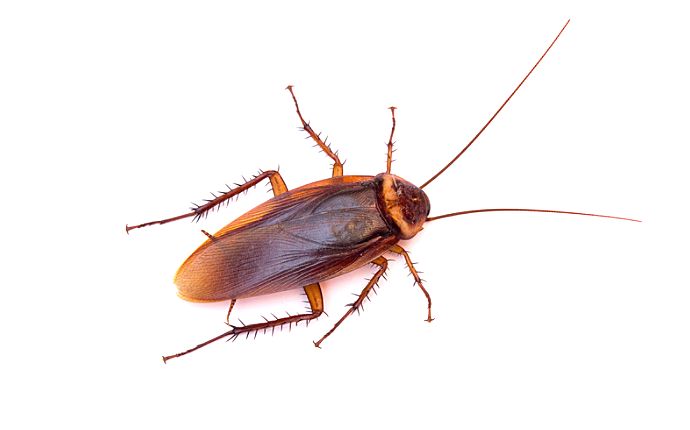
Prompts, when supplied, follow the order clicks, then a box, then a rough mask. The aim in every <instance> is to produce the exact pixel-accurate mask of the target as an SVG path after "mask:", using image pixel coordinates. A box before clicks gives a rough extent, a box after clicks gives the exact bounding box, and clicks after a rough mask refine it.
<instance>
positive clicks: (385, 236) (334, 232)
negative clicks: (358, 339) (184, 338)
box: [126, 21, 636, 361]
mask: <svg viewBox="0 0 690 430" xmlns="http://www.w3.org/2000/svg"><path fill="white" fill-rule="evenodd" d="M568 22H569V21H568ZM568 22H566V24H565V25H564V26H563V28H562V29H561V31H560V32H559V33H558V35H557V36H556V37H555V38H554V40H553V41H552V42H551V44H550V45H549V47H548V48H547V49H546V51H545V52H544V53H543V54H542V56H541V57H540V58H539V60H538V61H537V62H536V64H535V65H534V67H532V69H531V70H530V71H529V73H527V75H526V76H525V77H524V78H523V79H522V81H521V82H520V84H519V85H518V86H517V87H516V88H515V90H514V91H513V92H512V93H511V94H510V96H509V97H508V98H507V99H506V100H505V102H504V103H503V104H502V105H501V106H500V107H499V109H498V110H497V111H496V112H495V113H494V115H493V116H492V117H491V118H490V119H489V121H487V122H486V124H485V125H484V126H483V127H482V128H481V129H480V130H479V132H478V133H477V134H476V135H475V137H474V138H473V139H472V140H471V141H470V142H469V143H468V144H467V145H466V146H465V147H464V148H463V149H462V151H460V153H458V155H457V156H456V157H455V158H453V159H452V160H451V161H450V162H449V163H448V164H447V165H446V166H445V167H443V168H442V169H441V170H440V171H439V172H437V173H436V174H435V175H433V176H432V177H431V178H430V179H429V180H428V181H426V182H425V183H424V184H422V185H421V186H420V187H417V186H415V185H414V184H412V183H410V182H408V181H406V180H404V179H403V178H400V177H398V176H395V175H393V174H392V173H391V163H392V153H393V134H394V132H395V108H394V107H391V108H390V110H391V116H392V120H393V126H392V129H391V134H390V138H389V140H388V153H387V162H386V171H385V173H380V174H378V175H376V176H343V163H342V162H341V161H340V158H339V157H338V155H337V153H336V152H334V151H333V150H332V149H331V147H330V146H328V145H326V143H325V142H324V141H322V140H321V138H320V137H319V135H318V134H317V133H315V132H314V130H313V129H312V127H311V126H310V125H309V123H308V122H307V121H305V120H304V118H303V116H302V113H301V112H300V109H299V105H298V103H297V99H296V97H295V94H294V92H293V88H292V86H288V87H287V90H288V91H289V92H290V94H291V96H292V98H293V101H294V104H295V108H296V110H297V115H298V117H299V120H300V121H301V123H302V127H303V129H304V130H305V131H306V132H307V133H308V134H309V135H310V136H311V138H312V139H313V140H314V141H315V142H316V144H317V145H318V146H319V148H320V149H321V150H323V152H325V153H326V155H328V157H330V158H331V159H332V160H333V176H332V177H331V178H329V179H324V180H321V181H318V182H314V183H311V184H307V185H303V186H301V187H299V188H296V189H294V190H288V189H287V187H286V186H285V182H284V181H283V179H282V177H281V176H280V174H279V173H278V172H277V171H273V170H270V171H265V172H261V173H260V174H259V175H257V176H255V177H254V178H252V179H251V180H249V181H247V182H246V183H244V184H243V185H240V186H238V187H236V188H234V189H231V190H229V191H228V192H226V193H224V194H223V195H221V196H218V197H216V198H214V199H213V200H210V201H208V202H207V203H206V204H204V205H202V206H197V207H195V208H193V209H192V210H191V212H189V213H186V214H183V215H180V216H176V217H172V218H167V219H163V220H160V221H153V222H147V223H144V224H139V225H135V226H131V227H130V226H127V227H126V229H127V232H129V231H130V230H133V229H136V228H140V227H145V226H149V225H153V224H165V223H168V222H171V221H176V220H179V219H183V218H188V217H191V218H194V219H196V220H198V219H199V218H200V217H201V216H202V215H204V214H207V213H208V211H210V210H211V209H213V208H216V207H217V206H218V205H220V204H222V203H224V202H226V201H227V200H228V199H230V198H232V197H234V196H236V195H238V194H239V193H241V192H243V191H246V190H248V189H249V188H251V187H253V186H255V185H256V184H258V183H259V182H260V181H263V180H264V179H268V180H269V181H270V183H271V186H272V189H273V193H274V197H273V198H272V199H270V200H268V201H266V202H264V203H262V204H260V205H259V206H257V207H255V208H254V209H252V210H250V211H249V212H247V213H245V214H244V215H242V216H240V217H239V218H237V219H236V220H235V221H233V222H231V223H230V224H228V225H227V226H225V227H223V228H222V229H221V230H220V231H218V232H216V233H214V234H209V233H207V232H205V231H203V230H202V232H203V233H204V234H205V235H206V236H207V237H208V239H207V240H206V242H204V243H203V244H202V245H201V246H200V247H199V248H198V249H197V250H196V251H194V253H193V254H192V255H191V256H189V258H187V260H186V261H185V262H184V263H183V264H182V266H181V267H180V269H179V270H178V271H177V274H176V275H175V284H176V285H177V287H178V294H179V295H180V297H182V298H183V299H185V300H191V301H200V302H212V301H227V300H229V301H230V307H229V309H228V314H227V318H226V319H227V320H229V317H230V311H231V310H232V307H233V306H234V304H235V302H236V300H237V299H242V298H245V297H251V296H258V295H264V294H271V293H275V292H279V291H285V290H289V289H298V288H303V289H304V291H305V293H306V295H307V298H308V300H309V305H310V307H311V312H309V313H304V314H298V315H291V316H286V317H283V318H275V319H274V320H265V321H264V322H260V323H255V324H249V325H243V326H231V329H230V330H228V331H226V332H224V333H222V334H220V335H219V336H216V337H214V338H213V339H210V340H208V341H206V342H203V343H201V344H199V345H197V346H195V347H194V348H191V349H189V350H187V351H184V352H181V353H178V354H173V355H169V356H165V357H163V360H164V361H167V360H169V359H171V358H175V357H179V356H182V355H185V354H188V353H190V352H192V351H194V350H197V349H199V348H201V347H203V346H205V345H208V344H210V343H212V342H214V341H216V340H219V339H222V338H235V337H237V336H239V335H240V334H244V333H247V334H248V333H250V332H252V331H254V332H256V331H260V330H263V331H266V330H274V329H275V327H278V326H281V325H283V324H292V323H299V322H301V321H307V322H308V321H310V320H312V319H314V318H318V317H319V316H320V315H321V314H322V313H323V310H324V305H323V297H322V294H321V286H320V283H321V282H323V281H326V280H328V279H332V278H335V277H337V276H340V275H342V274H345V273H347V272H350V271H352V270H355V269H357V268H360V267H362V266H364V265H366V264H373V265H375V266H376V267H377V271H376V273H375V274H374V276H373V277H372V278H371V279H370V280H369V281H368V283H367V285H366V286H365V287H364V289H363V290H362V292H361V293H360V294H359V296H358V297H357V299H356V300H355V302H354V303H352V304H351V306H350V307H349V309H348V310H347V312H345V314H344V315H343V316H342V317H341V318H340V319H339V320H338V321H337V322H336V323H335V325H334V326H333V328H332V329H331V330H329V331H328V332H327V333H326V334H324V335H323V336H322V337H321V338H320V339H319V340H318V341H316V342H314V345H316V346H317V347H320V345H321V343H322V342H323V341H324V340H325V339H326V338H327V337H328V336H330V335H331V333H333V331H335V329H336V328H338V326H340V324H341V323H342V322H343V321H344V320H345V319H346V318H347V317H348V316H349V315H351V314H352V313H353V312H354V311H356V310H358V309H359V308H360V306H361V304H362V302H363V301H364V299H365V298H366V297H367V295H368V294H369V292H370V291H371V289H372V288H373V287H374V286H375V285H376V283H377V282H378V281H379V279H380V278H381V276H383V274H384V272H385V271H386V268H387V266H388V260H386V258H384V256H383V255H384V254H385V253H386V252H392V253H394V254H398V255H401V256H402V257H403V258H404V259H405V262H406V263H407V266H408V267H409V269H410V272H411V273H412V275H413V277H414V279H415V282H416V285H417V286H418V287H419V288H420V290H421V291H422V293H424V295H425V297H426V301H427V318H426V321H429V322H431V321H432V317H431V297H430V296H429V293H428V292H427V290H426V288H425V287H424V285H423V284H422V280H421V279H420V277H419V275H418V273H417V271H416V270H415V268H414V265H413V264H412V261H411V260H410V257H409V255H408V254H407V252H406V251H405V250H404V249H403V248H402V247H401V246H400V245H398V242H399V241H400V240H402V239H410V238H412V237H414V236H415V235H416V234H417V233H418V232H419V231H420V230H421V229H422V226H423V224H424V223H425V222H429V221H433V220H437V219H441V218H446V217H450V216H456V215H463V214H469V213H476V212H490V211H527V212H553V213H565V214H575V215H587V216H596V217H605V218H616V219H624V220H629V221H636V220H632V219H628V218H620V217H612V216H606V215H595V214H587V213H581V212H567V211H555V210H542V209H520V208H514V209H512V208H500V209H478V210H470V211H462V212H455V213H450V214H445V215H438V216H434V217H430V216H429V211H430V207H431V206H430V203H429V198H428V197H427V195H426V193H425V192H424V191H423V188H424V187H426V186H427V185H429V183H431V182H432V181H433V180H435V179H436V178H437V177H438V176H439V175H441V174H442V173H443V172H444V171H445V170H446V169H447V168H448V167H450V165H451V164H453V163H454V162H455V161H456V160H457V159H458V158H459V157H460V156H461V155H462V154H463V153H464V152H465V151H466V150H467V149H468V148H469V147H470V146H471V145H472V144H473V143H474V142H475V140H476V139H477V138H478V137H479V136H480V135H481V134H482V132H483V131H484V130H485V129H486V127H488V125H489V124H490V123H491V122H492V121H493V119H494V118H495V117H496V116H497V115H498V113H499V112H500V111H501V110H502V109H503V107H504V106H505V105H506V104H507V103H508V101H509V100H510V99H511V98H512V96H513V95H514V94H515V93H516V92H517V90H518V89H519V88H520V86H522V84H523V83H524V82H525V81H526V80H527V78H528V77H529V76H530V74H531V73H532V72H533V71H534V69H535V68H536V67H537V66H538V65H539V63H540V62H541V61H542V59H543V58H544V57H545V56H546V54H547V53H548V52H549V50H550V49H551V47H552V46H553V45H554V43H555V42H556V40H558V37H559V36H560V35H561V33H562V32H563V30H565V28H566V26H567V25H568Z"/></svg>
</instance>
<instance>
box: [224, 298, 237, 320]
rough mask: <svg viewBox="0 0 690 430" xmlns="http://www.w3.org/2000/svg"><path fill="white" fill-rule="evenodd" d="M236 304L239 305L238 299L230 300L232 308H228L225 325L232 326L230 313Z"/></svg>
mask: <svg viewBox="0 0 690 430" xmlns="http://www.w3.org/2000/svg"><path fill="white" fill-rule="evenodd" d="M235 303H237V299H232V300H230V306H229V307H228V314H227V315H226V316H225V324H227V325H230V312H232V308H234V307H235Z"/></svg>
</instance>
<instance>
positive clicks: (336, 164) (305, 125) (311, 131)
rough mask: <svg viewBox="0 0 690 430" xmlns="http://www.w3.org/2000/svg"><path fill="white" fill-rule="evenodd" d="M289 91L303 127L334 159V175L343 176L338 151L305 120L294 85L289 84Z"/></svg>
mask: <svg viewBox="0 0 690 430" xmlns="http://www.w3.org/2000/svg"><path fill="white" fill-rule="evenodd" d="M286 89H287V90H288V91H290V95H292V100H293V101H294V102H295V109H296V110H297V116H299V120H300V121H301V122H302V128H303V129H304V131H306V132H307V133H309V136H311V138H312V139H314V142H316V144H317V145H318V146H319V148H321V150H322V151H323V152H324V153H325V154H326V155H328V156H329V157H330V158H331V160H333V177H336V176H343V163H342V162H341V161H340V158H338V153H337V152H334V151H333V150H332V149H331V147H330V145H327V144H326V142H324V141H323V140H321V136H320V135H319V134H316V133H315V132H314V129H312V128H311V125H309V123H308V122H306V121H305V120H304V118H303V117H302V112H300V110H299V104H297V97H295V93H294V92H293V91H292V85H288V86H287V88H286Z"/></svg>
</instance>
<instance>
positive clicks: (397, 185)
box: [375, 173, 431, 239]
mask: <svg viewBox="0 0 690 430" xmlns="http://www.w3.org/2000/svg"><path fill="white" fill-rule="evenodd" d="M375 182H376V188H377V201H378V205H379V209H380V211H381V213H382V214H383V216H384V217H385V218H386V220H387V221H388V223H389V224H391V226H393V227H395V228H396V229H397V230H398V232H399V236H400V237H401V238H402V239H410V238H412V237H414V235H416V234H417V233H419V231H420V230H421V229H422V225H423V224H424V222H425V221H426V218H427V216H429V211H430V210H431V203H429V197H427V195H426V193H425V192H424V191H422V189H421V188H419V187H417V186H416V185H414V184H412V183H410V182H408V181H406V180H404V179H403V178H401V177H398V176H395V175H391V174H389V173H381V174H379V175H377V176H376V180H375Z"/></svg>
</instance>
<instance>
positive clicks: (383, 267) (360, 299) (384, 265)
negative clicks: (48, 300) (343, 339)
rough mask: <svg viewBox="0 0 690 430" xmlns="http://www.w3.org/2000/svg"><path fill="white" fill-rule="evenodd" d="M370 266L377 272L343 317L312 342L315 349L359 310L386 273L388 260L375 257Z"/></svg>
mask: <svg viewBox="0 0 690 430" xmlns="http://www.w3.org/2000/svg"><path fill="white" fill-rule="evenodd" d="M372 264H376V265H377V266H379V270H377V271H376V273H375V274H374V276H373V277H372V278H371V279H370V280H369V282H368V283H367V286H366V287H364V289H363V290H362V292H361V293H360V294H359V297H357V300H355V302H354V303H351V304H350V305H349V306H350V309H348V310H347V312H345V315H343V316H342V317H341V318H340V319H339V320H338V322H337V323H335V325H334V326H333V328H332V329H330V330H329V331H328V333H326V334H324V335H323V337H321V339H319V340H318V342H314V346H315V347H317V348H321V342H323V341H324V340H326V338H327V337H328V336H330V335H331V333H333V332H334V331H335V329H337V328H338V326H340V324H342V322H343V321H345V318H347V317H349V316H350V315H352V313H353V312H354V311H356V310H357V309H359V307H360V306H361V305H362V302H364V299H366V298H367V295H368V294H369V292H370V291H371V289H372V288H373V287H374V285H376V283H377V282H378V281H379V278H381V276H382V275H383V273H384V272H385V271H386V268H388V260H386V259H385V258H383V257H377V258H376V259H374V260H373V261H372Z"/></svg>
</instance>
